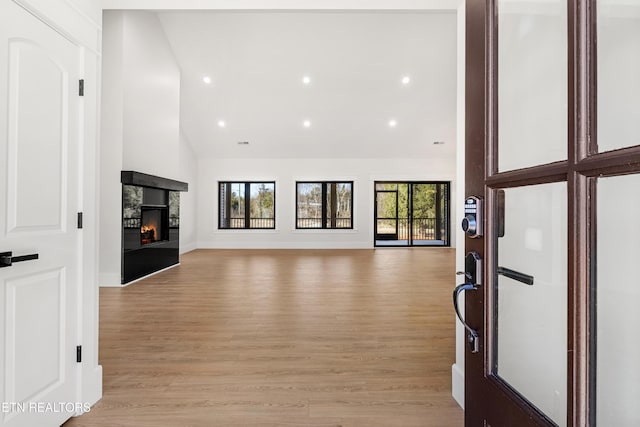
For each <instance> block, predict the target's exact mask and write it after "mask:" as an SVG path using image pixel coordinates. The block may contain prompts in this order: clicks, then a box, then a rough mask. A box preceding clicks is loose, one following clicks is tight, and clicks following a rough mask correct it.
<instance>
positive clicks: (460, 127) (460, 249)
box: [451, 2, 467, 408]
mask: <svg viewBox="0 0 640 427" xmlns="http://www.w3.org/2000/svg"><path fill="white" fill-rule="evenodd" d="M465 10H466V9H465V4H464V2H463V3H462V4H461V5H460V7H459V8H458V15H457V38H458V39H457V54H458V60H457V64H458V65H457V69H458V70H457V74H458V75H457V80H458V83H457V98H458V99H457V112H456V115H457V138H456V182H457V186H456V189H457V191H456V197H455V199H452V200H453V204H452V207H453V209H452V210H451V212H452V213H453V212H455V216H454V217H453V219H452V221H451V228H452V229H453V230H455V231H458V230H460V221H461V220H462V218H463V217H464V199H465V197H466V196H467V195H466V193H465V190H464V187H465V185H464V184H465V183H464V179H465V170H464V168H465V95H466V94H465V45H466V43H465V34H466V31H465V22H466V21H465V18H466V17H465ZM464 238H465V234H464V233H463V232H462V230H460V231H459V232H457V233H456V242H455V245H456V271H464V256H465V247H464ZM453 280H454V283H453V284H452V286H453V287H455V286H457V285H459V284H460V283H462V282H461V281H460V278H459V277H457V276H456V277H455V279H453ZM459 301H460V307H464V294H463V295H461V296H460V300H459ZM455 322H456V362H455V363H454V364H453V366H452V367H451V393H452V395H453V398H454V399H455V400H456V402H458V404H459V405H460V406H461V407H462V408H464V352H465V349H466V345H467V344H466V339H465V329H464V326H462V323H460V321H458V320H456V321H455Z"/></svg>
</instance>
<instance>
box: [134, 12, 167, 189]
mask: <svg viewBox="0 0 640 427" xmlns="http://www.w3.org/2000/svg"><path fill="white" fill-rule="evenodd" d="M123 30H124V37H123V41H124V43H123V72H124V75H123V80H124V81H123V89H124V96H123V103H124V104H123V115H124V120H123V126H124V129H123V158H122V166H123V169H124V170H135V171H138V172H143V173H148V174H151V175H158V176H162V177H165V178H171V179H175V178H177V176H178V170H179V163H178V162H177V161H176V159H178V157H179V140H180V136H179V135H180V69H179V68H178V64H177V62H176V60H175V57H174V56H173V52H172V50H171V47H170V46H169V42H168V41H167V38H166V36H165V34H164V30H163V29H162V25H161V24H160V21H159V20H158V17H157V15H156V14H155V13H153V12H140V11H132V12H126V13H124V26H123Z"/></svg>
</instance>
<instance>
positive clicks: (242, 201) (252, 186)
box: [218, 182, 276, 229]
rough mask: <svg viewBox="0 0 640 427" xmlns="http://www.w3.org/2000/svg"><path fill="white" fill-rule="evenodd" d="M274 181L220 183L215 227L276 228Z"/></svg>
mask: <svg viewBox="0 0 640 427" xmlns="http://www.w3.org/2000/svg"><path fill="white" fill-rule="evenodd" d="M275 194H276V183H275V182H220V183H219V198H218V202H219V203H218V208H219V209H218V212H219V213H220V215H219V216H218V228H221V229H237V228H250V229H251V228H263V229H264V228H267V229H269V228H276V214H275V212H276V195H275Z"/></svg>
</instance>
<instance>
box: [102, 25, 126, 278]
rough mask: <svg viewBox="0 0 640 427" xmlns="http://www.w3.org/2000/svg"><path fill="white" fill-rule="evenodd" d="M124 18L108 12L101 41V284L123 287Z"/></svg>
mask: <svg viewBox="0 0 640 427" xmlns="http://www.w3.org/2000/svg"><path fill="white" fill-rule="evenodd" d="M123 27H124V14H123V13H122V12H106V13H105V14H104V19H103V37H102V103H101V107H102V108H101V118H102V120H101V127H100V251H99V271H100V275H99V283H100V284H101V285H105V284H109V285H116V284H119V283H120V263H121V256H120V251H121V250H122V247H121V238H120V235H121V233H122V231H121V227H122V220H121V218H122V191H121V187H120V171H121V170H122V141H123V129H124V114H123V102H124V101H123V98H124V89H123V76H124V71H123V67H124V65H123V54H122V50H123V45H124V41H123V34H124V30H123Z"/></svg>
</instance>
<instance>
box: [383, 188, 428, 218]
mask: <svg viewBox="0 0 640 427" xmlns="http://www.w3.org/2000/svg"><path fill="white" fill-rule="evenodd" d="M411 185H412V189H411V192H412V196H413V218H425V219H426V218H436V203H437V201H436V185H438V184H411ZM377 190H378V191H381V190H388V191H393V193H378V218H396V193H395V191H397V194H398V213H397V215H398V218H409V184H395V183H383V184H377Z"/></svg>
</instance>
